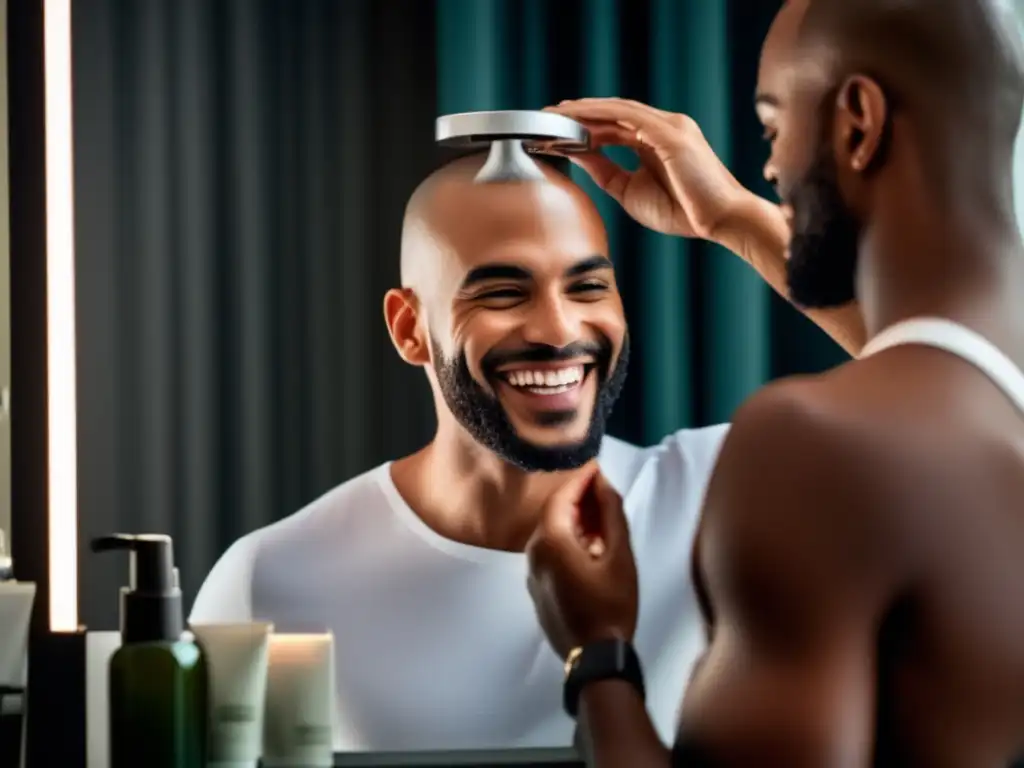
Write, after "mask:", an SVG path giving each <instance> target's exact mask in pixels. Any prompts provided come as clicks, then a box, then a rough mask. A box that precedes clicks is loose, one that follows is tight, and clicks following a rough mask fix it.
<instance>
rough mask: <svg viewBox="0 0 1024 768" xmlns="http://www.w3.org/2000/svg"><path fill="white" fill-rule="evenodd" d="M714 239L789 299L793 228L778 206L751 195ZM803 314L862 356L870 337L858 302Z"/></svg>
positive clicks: (847, 348)
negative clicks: (788, 267)
mask: <svg viewBox="0 0 1024 768" xmlns="http://www.w3.org/2000/svg"><path fill="white" fill-rule="evenodd" d="M714 239H715V241H716V242H717V243H718V244H719V245H721V246H723V247H725V248H727V249H729V250H730V251H732V252H733V253H735V254H736V255H738V256H739V257H740V258H741V259H743V260H744V261H745V262H747V263H748V264H750V266H752V267H753V268H754V269H755V270H756V271H757V273H758V274H759V275H760V276H761V277H762V278H763V279H764V281H765V282H766V283H768V285H770V286H771V287H772V288H774V289H775V291H776V292H777V293H779V294H780V295H781V296H782V297H783V298H785V299H787V300H788V299H789V290H788V288H787V287H786V248H787V247H788V244H789V226H788V225H787V224H786V220H785V218H784V217H783V215H782V212H781V211H780V210H779V207H778V206H777V205H774V204H773V203H771V202H769V201H768V200H765V199H764V198H761V197H758V196H757V195H755V194H753V193H750V195H749V197H748V198H747V199H745V201H744V203H743V204H742V205H739V206H737V209H736V211H735V212H734V214H733V215H732V216H730V217H728V218H727V219H726V220H724V221H722V222H721V224H720V225H719V226H718V227H717V228H716V231H715V233H714ZM800 311H801V312H803V313H804V314H805V315H807V317H809V318H810V319H811V320H812V321H814V323H815V324H816V325H817V326H818V327H819V328H821V329H822V330H823V331H825V333H827V334H828V335H829V336H830V337H832V339H833V340H834V341H835V342H836V343H837V344H839V346H841V347H842V348H843V349H845V350H846V351H847V352H849V353H850V355H852V356H853V357H857V356H858V355H859V354H860V351H861V349H862V348H863V347H864V344H865V342H866V341H867V338H866V336H867V334H866V332H865V330H864V319H863V317H862V316H861V312H860V306H859V305H858V304H857V303H856V302H854V303H852V304H849V305H847V306H845V307H840V308H838V309H812V310H804V309H801V310H800Z"/></svg>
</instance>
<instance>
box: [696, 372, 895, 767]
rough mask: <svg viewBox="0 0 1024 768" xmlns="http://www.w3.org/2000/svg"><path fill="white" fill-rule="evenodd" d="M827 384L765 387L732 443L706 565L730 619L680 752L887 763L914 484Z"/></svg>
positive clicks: (726, 450) (785, 761)
mask: <svg viewBox="0 0 1024 768" xmlns="http://www.w3.org/2000/svg"><path fill="white" fill-rule="evenodd" d="M827 386H828V385H827V384H824V383H821V382H820V380H806V381H796V382H784V383H780V384H777V385H773V386H770V387H767V388H765V389H764V390H762V392H761V393H760V394H759V395H757V396H756V397H754V398H752V399H751V400H750V401H749V402H748V403H747V404H746V405H745V406H744V407H743V408H742V409H741V410H740V412H739V413H738V414H737V417H736V420H735V423H734V426H733V430H732V432H731V434H730V436H729V437H728V438H727V439H726V442H725V444H724V446H723V449H722V453H721V455H720V457H719V460H718V464H717V466H716V469H715V473H714V476H713V477H712V480H711V483H710V485H709V488H708V494H707V497H706V500H705V505H704V512H703V515H704V517H703V522H702V530H701V532H700V537H701V538H700V555H699V557H700V561H699V563H698V564H697V565H698V569H699V571H700V573H701V576H702V579H703V581H704V585H705V587H706V589H707V593H708V596H709V599H710V603H711V606H712V608H713V611H714V630H713V634H712V641H711V645H710V648H709V650H708V652H707V654H706V656H705V658H704V659H703V661H702V663H701V665H700V667H699V669H698V671H697V673H696V674H695V676H694V678H693V680H692V681H691V683H690V686H689V689H688V691H687V694H686V701H685V704H684V710H683V717H682V723H681V726H680V730H679V735H678V739H677V743H676V753H677V755H679V757H680V760H682V755H686V756H689V757H690V759H691V760H694V761H695V762H694V764H695V765H701V764H702V763H701V762H700V761H699V759H698V756H699V757H700V758H703V759H704V760H705V761H706V764H708V765H714V766H730V767H731V766H750V765H785V766H787V768H803V767H804V766H806V767H807V768H812V767H813V768H828V767H829V766H843V767H844V768H845V766H851V767H853V766H868V765H870V764H871V760H872V750H873V745H874V736H875V733H874V726H875V714H876V713H875V702H876V690H875V680H876V656H875V652H876V643H877V630H878V627H879V624H880V622H881V621H882V618H883V615H884V612H885V610H886V608H887V607H888V606H889V605H890V604H891V603H892V600H893V599H894V597H895V596H896V594H897V593H898V591H899V590H900V589H901V588H902V579H903V574H902V572H901V571H902V568H903V566H902V565H899V564H900V563H902V562H903V560H902V559H901V558H900V556H899V554H898V548H897V547H896V545H895V542H894V538H895V537H894V536H893V535H892V534H891V531H890V530H889V527H890V526H889V520H890V519H891V515H890V513H891V512H892V511H893V507H892V506H891V505H892V504H893V503H898V502H897V501H896V500H895V498H894V493H895V492H896V491H898V490H899V489H897V488H894V487H893V485H892V484H893V481H894V478H893V477H892V476H891V473H892V467H891V465H888V464H887V463H886V462H884V461H883V460H882V459H883V458H884V455H885V449H884V447H883V446H882V445H881V443H884V441H883V440H882V439H881V436H880V435H879V434H878V433H877V431H875V430H874V429H873V428H872V427H871V426H870V425H871V422H870V419H869V420H868V421H867V422H865V421H864V418H857V417H856V415H855V414H852V413H851V412H850V407H849V406H844V405H840V404H837V403H835V402H834V399H833V398H832V397H831V395H830V394H829V390H828V389H826V387H827ZM861 416H862V417H863V414H861ZM865 425H868V426H865ZM895 481H896V482H899V478H895ZM677 764H679V765H686V764H687V763H685V762H679V763H677Z"/></svg>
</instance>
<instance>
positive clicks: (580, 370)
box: [496, 363, 594, 396]
mask: <svg viewBox="0 0 1024 768" xmlns="http://www.w3.org/2000/svg"><path fill="white" fill-rule="evenodd" d="M593 367H594V364H593V363H575V364H571V365H562V366H559V367H543V368H541V367H536V368H516V369H511V370H504V371H498V373H497V374H496V375H497V376H498V377H499V378H500V379H501V380H502V381H504V382H505V383H506V384H508V385H509V386H511V387H513V388H515V389H517V390H519V391H521V392H528V393H529V394H531V395H540V396H552V395H560V394H563V393H565V392H570V391H572V390H574V389H577V388H579V387H580V386H581V385H582V384H583V382H584V380H585V379H586V378H587V374H588V373H589V372H590V370H591V369H592V368H593Z"/></svg>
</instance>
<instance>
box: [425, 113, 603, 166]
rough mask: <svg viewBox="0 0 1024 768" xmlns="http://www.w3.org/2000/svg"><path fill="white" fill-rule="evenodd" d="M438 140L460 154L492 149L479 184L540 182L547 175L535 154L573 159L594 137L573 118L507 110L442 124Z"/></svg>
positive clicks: (459, 117)
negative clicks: (567, 155) (460, 150)
mask: <svg viewBox="0 0 1024 768" xmlns="http://www.w3.org/2000/svg"><path fill="white" fill-rule="evenodd" d="M434 138H435V139H436V141H437V143H438V144H440V145H441V146H444V147H452V148H457V149H472V148H475V147H480V148H484V147H487V146H490V153H489V154H488V156H487V162H485V163H484V165H483V167H482V168H481V169H480V171H479V172H478V173H477V175H476V178H475V181H476V183H478V184H482V183H488V182H500V181H540V180H543V179H544V173H543V172H542V171H541V169H540V167H538V165H537V163H535V162H534V160H533V158H532V157H530V155H531V154H544V153H552V154H563V155H566V154H573V153H577V152H586V151H587V150H588V149H589V148H590V133H589V131H587V129H586V128H584V127H583V126H582V125H580V124H579V123H577V122H576V121H575V120H573V119H572V118H570V117H565V116H564V115H558V114H555V113H553V112H540V111H532V110H505V111H499V112H460V113H458V114H454V115H443V116H441V117H439V118H437V122H436V123H435V129H434Z"/></svg>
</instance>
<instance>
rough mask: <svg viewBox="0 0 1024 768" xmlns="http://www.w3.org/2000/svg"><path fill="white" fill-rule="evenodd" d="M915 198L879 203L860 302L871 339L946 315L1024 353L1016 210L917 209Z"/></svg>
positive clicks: (867, 239)
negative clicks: (899, 326) (906, 322)
mask: <svg viewBox="0 0 1024 768" xmlns="http://www.w3.org/2000/svg"><path fill="white" fill-rule="evenodd" d="M911 198H912V196H909V195H905V196H902V197H900V196H893V199H891V200H887V201H885V203H884V204H880V205H879V209H880V210H884V211H885V213H884V215H882V216H880V217H878V219H877V220H876V222H875V223H874V224H873V225H872V227H871V228H870V229H869V230H868V231H867V232H865V234H864V237H863V238H862V242H861V251H860V257H859V262H858V273H857V297H858V299H859V302H860V306H861V310H862V312H863V314H864V324H865V328H866V330H867V336H868V338H869V339H870V338H871V337H873V336H874V335H876V334H877V333H879V332H880V331H882V330H884V329H885V328H887V327H888V326H890V325H892V324H894V323H897V322H900V321H901V320H906V319H908V318H911V317H921V316H932V317H946V318H949V319H951V320H954V321H957V322H960V323H963V324H964V325H967V326H969V327H973V328H975V329H976V330H977V331H978V332H980V333H983V334H985V335H987V336H988V337H989V338H990V339H991V340H992V341H993V342H994V343H997V344H999V343H1003V344H1006V345H1008V346H1007V349H1006V351H1007V352H1008V353H1009V352H1010V351H1011V349H1016V350H1017V351H1018V353H1024V346H1021V342H1022V339H1021V338H1020V336H1019V335H1018V332H1017V331H1016V329H1017V328H1020V327H1021V317H1022V314H1024V313H1022V308H1021V304H1022V301H1021V299H1022V297H1024V252H1022V248H1021V241H1020V235H1019V232H1018V229H1017V225H1016V221H1015V220H1014V218H1013V215H1012V213H1010V214H1009V215H1007V214H1006V212H1000V213H998V214H993V213H991V212H978V211H976V210H971V209H969V208H968V207H966V206H964V205H963V204H962V201H961V204H960V205H959V206H957V205H949V206H945V207H944V208H945V210H942V209H936V208H934V207H932V208H930V209H927V210H926V209H924V207H923V206H915V204H914V201H913V200H912V199H911Z"/></svg>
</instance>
